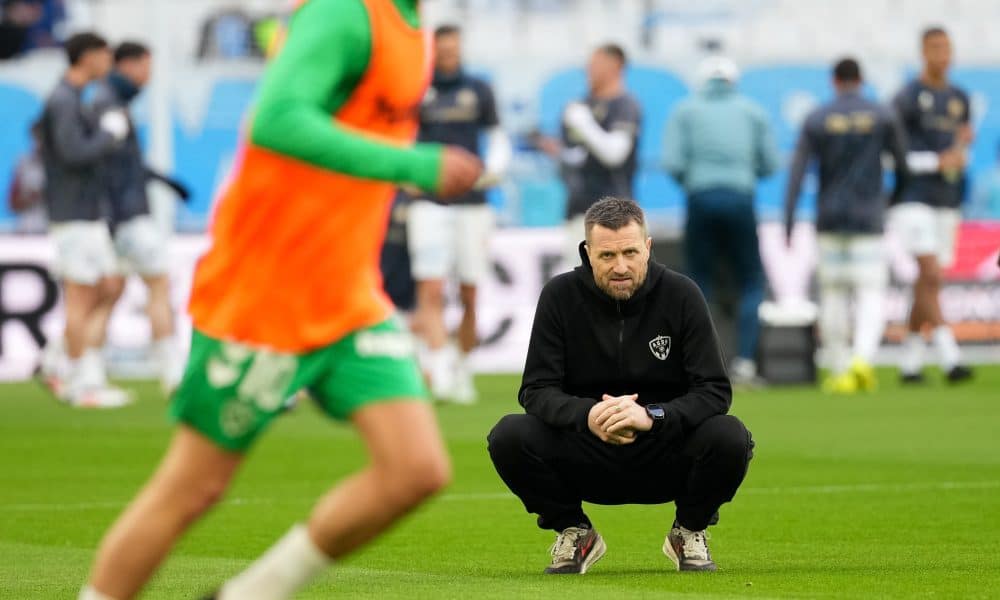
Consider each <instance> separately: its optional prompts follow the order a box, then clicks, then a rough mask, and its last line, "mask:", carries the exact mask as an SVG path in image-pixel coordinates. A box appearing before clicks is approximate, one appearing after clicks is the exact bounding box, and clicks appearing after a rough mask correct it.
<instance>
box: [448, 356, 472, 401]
mask: <svg viewBox="0 0 1000 600" xmlns="http://www.w3.org/2000/svg"><path fill="white" fill-rule="evenodd" d="M444 400H445V401H446V402H451V403H453V404H461V405H464V406H468V405H470V404H475V403H476V402H477V401H478V400H479V392H477V391H476V383H475V381H474V380H473V378H472V373H470V372H469V371H468V369H466V368H465V367H464V365H463V366H461V367H459V369H458V372H457V373H456V374H455V387H454V389H453V391H452V394H451V396H446V397H444Z"/></svg>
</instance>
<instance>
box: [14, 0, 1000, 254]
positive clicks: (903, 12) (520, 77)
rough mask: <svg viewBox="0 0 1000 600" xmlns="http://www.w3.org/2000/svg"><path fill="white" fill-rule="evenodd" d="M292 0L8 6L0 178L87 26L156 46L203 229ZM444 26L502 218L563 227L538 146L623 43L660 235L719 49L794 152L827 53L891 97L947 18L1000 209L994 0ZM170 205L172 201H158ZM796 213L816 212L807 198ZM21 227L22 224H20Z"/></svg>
mask: <svg viewBox="0 0 1000 600" xmlns="http://www.w3.org/2000/svg"><path fill="white" fill-rule="evenodd" d="M286 4H287V3H286V2H283V1H282V0H246V1H242V2H234V1H232V0H170V1H167V0H146V1H141V2H138V1H134V0H5V1H4V2H3V21H2V27H0V32H2V33H0V57H2V58H4V60H3V61H2V62H0V107H2V108H3V113H4V115H5V117H6V118H5V131H4V135H3V138H2V141H0V189H9V188H10V185H11V182H12V178H13V176H14V173H15V170H16V167H17V165H18V163H19V162H20V161H21V160H22V159H24V157H25V156H27V155H29V154H30V152H31V148H32V142H31V137H30V133H29V128H30V124H31V122H32V119H33V118H35V117H36V116H37V114H38V112H39V110H40V107H41V102H42V98H43V97H44V94H45V93H46V92H47V91H48V90H49V89H51V88H52V86H53V85H54V83H55V82H56V80H57V78H58V77H59V74H60V73H61V71H62V61H63V57H62V55H61V54H60V53H58V52H56V51H55V50H53V49H52V46H54V45H56V44H58V42H59V40H60V38H61V37H62V36H64V35H65V34H66V32H68V31H72V30H80V29H84V28H93V29H97V30H99V31H101V32H102V33H103V34H105V35H106V36H107V37H108V38H109V40H111V41H112V42H114V41H115V40H120V39H126V38H128V39H142V40H146V41H148V42H149V43H150V45H151V46H152V47H153V48H154V50H155V51H156V52H155V53H154V56H155V57H156V61H157V64H156V68H155V69H154V72H155V73H156V76H155V78H154V81H153V85H152V86H151V88H150V90H149V91H148V92H147V94H145V97H144V98H142V99H140V102H139V104H138V106H137V110H136V119H137V121H138V123H139V124H140V127H141V136H142V138H143V139H144V140H145V143H146V145H147V151H148V152H149V154H150V155H151V157H152V160H153V162H154V163H156V164H157V166H159V167H160V168H163V169H167V170H169V171H172V172H174V173H176V174H177V176H178V177H179V178H180V179H182V180H183V181H185V182H187V183H188V184H189V185H190V186H191V188H192V190H193V198H192V201H191V202H190V203H189V204H187V205H185V206H182V207H180V208H179V209H177V211H176V214H175V213H174V209H173V207H172V205H170V206H160V207H159V213H160V216H161V218H162V219H164V220H165V221H167V222H172V223H175V224H176V227H177V229H179V230H181V231H189V232H194V231H201V230H203V229H204V227H205V224H206V221H207V219H208V215H209V213H210V208H211V205H212V194H213V192H214V190H215V188H216V186H217V185H218V183H219V181H220V180H221V179H222V178H223V177H224V176H225V173H226V172H227V169H228V165H229V164H230V161H231V159H232V153H233V150H234V148H235V146H236V140H237V137H238V135H239V128H240V122H241V119H242V117H243V114H244V111H245V109H246V107H247V105H248V104H249V102H250V100H251V98H252V96H253V91H254V87H255V82H256V78H257V76H258V75H259V73H260V70H261V67H262V62H263V58H264V56H265V54H266V49H267V47H268V44H269V43H270V40H271V38H272V36H273V35H274V33H275V31H276V30H277V29H278V27H279V24H280V20H281V18H282V15H283V12H284V11H285V10H286V9H287V6H286ZM424 10H425V12H426V13H427V14H428V16H429V21H430V22H431V23H432V24H433V23H436V22H444V21H451V20H458V21H461V22H462V23H463V26H464V30H465V33H466V35H465V36H464V42H465V46H466V47H465V55H466V61H467V63H468V66H469V68H470V70H471V71H473V72H474V73H475V74H477V75H479V76H482V77H485V78H486V79H488V80H489V81H490V82H491V83H492V84H493V86H494V89H495V91H496V94H497V96H498V103H499V109H500V113H501V114H500V117H501V122H502V123H503V125H504V127H505V128H506V129H507V130H508V132H509V134H510V135H511V136H512V138H513V140H514V145H515V157H514V162H513V165H512V168H511V169H510V173H509V174H510V176H509V178H508V179H507V181H506V182H505V183H504V185H502V186H500V187H499V188H498V189H496V190H494V191H493V192H491V197H490V202H491V204H493V206H494V207H495V208H496V210H497V213H498V217H499V222H500V224H501V225H502V226H526V227H536V226H550V225H556V224H558V223H561V222H562V219H563V216H564V210H563V205H564V202H565V190H564V189H563V187H562V184H561V183H560V179H559V177H558V173H557V172H556V167H555V166H554V165H553V163H552V162H551V161H549V160H547V158H546V157H544V155H542V154H541V153H539V152H538V151H537V150H536V148H535V147H534V146H533V145H532V144H530V143H529V142H530V138H531V135H532V134H534V133H535V132H537V131H539V130H540V131H541V132H543V133H547V134H554V133H556V132H557V129H558V124H559V119H560V114H561V111H562V109H563V108H564V107H565V105H566V103H567V102H569V101H570V100H572V99H575V98H578V97H580V96H581V95H582V94H583V92H584V90H585V78H584V73H583V69H582V66H583V64H584V63H585V61H586V58H587V56H588V55H589V52H590V50H591V49H592V48H593V47H595V46H596V45H598V44H600V43H603V42H606V41H614V42H616V43H620V44H621V45H623V46H624V47H625V49H626V51H627V52H628V53H629V56H630V58H631V59H632V60H631V65H630V68H629V71H628V76H627V83H628V87H629V88H630V91H631V92H632V93H633V94H634V95H635V96H636V97H637V98H638V100H639V102H640V104H641V106H642V109H643V113H644V115H643V116H644V119H643V127H642V131H641V135H640V140H641V141H640V166H639V172H638V176H637V181H636V196H637V199H638V200H639V201H640V203H641V204H642V205H643V207H644V208H645V209H646V210H647V212H648V213H649V214H650V216H651V220H652V221H653V223H654V225H655V229H657V230H658V231H660V232H661V235H662V234H667V235H669V234H670V233H671V232H676V231H678V230H679V225H680V224H681V223H682V222H683V218H684V202H683V197H682V194H681V191H680V190H679V188H678V187H677V186H676V185H675V184H674V183H673V182H672V181H671V180H670V178H669V177H668V176H667V175H666V174H665V173H664V170H663V165H662V159H663V143H662V142H663V140H662V138H663V129H664V124H665V122H666V120H667V118H668V116H669V114H670V112H671V109H672V107H673V106H674V105H675V104H676V102H677V101H679V100H680V99H682V98H683V97H684V96H686V95H687V94H689V93H690V92H691V91H692V90H693V89H695V88H696V87H697V85H698V84H697V81H696V73H695V69H696V66H697V64H698V63H699V62H700V60H701V59H702V58H704V57H705V56H706V55H708V54H711V53H713V52H724V53H725V54H726V55H728V56H730V57H732V58H734V59H735V60H736V61H737V63H738V64H739V65H740V67H741V69H742V77H741V80H740V86H739V87H740V89H741V91H743V92H744V93H745V94H747V95H748V96H750V97H751V98H753V99H754V100H756V101H757V102H759V103H760V104H761V105H762V106H763V107H764V108H765V109H766V111H767V113H768V116H769V118H770V120H771V124H772V127H773V130H774V132H775V136H776V139H777V143H778V146H779V148H780V150H781V152H782V153H783V155H784V156H785V158H786V161H785V162H786V163H787V157H788V155H790V153H791V150H792V146H793V144H794V141H795V136H796V132H797V130H798V126H799V124H800V121H801V119H802V118H803V117H804V115H805V114H806V113H807V112H808V111H809V110H810V109H811V108H813V107H814V106H815V105H816V104H817V103H819V102H821V101H823V100H824V99H827V98H829V97H830V96H831V94H832V91H831V89H830V86H829V65H830V63H831V61H832V60H833V58H835V57H837V56H840V55H844V54H851V55H854V56H856V57H858V58H859V59H860V60H861V62H862V64H863V65H864V67H865V71H866V75H867V78H868V80H869V87H870V92H871V93H872V94H874V95H876V96H878V97H880V98H884V99H888V98H889V97H891V95H892V94H894V93H895V92H896V91H897V90H898V89H899V88H900V87H901V85H902V83H903V82H904V80H905V79H906V78H908V77H909V76H912V75H913V73H914V72H915V70H916V68H917V64H918V59H919V39H918V37H919V32H920V31H921V29H922V28H923V27H924V26H926V25H927V24H928V23H937V24H941V25H944V26H945V27H947V28H948V29H949V31H950V32H951V33H952V36H953V39H954V41H955V46H956V68H955V69H954V72H953V77H954V80H955V81H956V82H957V83H958V84H959V85H961V86H964V87H965V88H966V89H968V90H969V91H970V93H971V95H972V101H973V119H974V124H975V129H976V131H977V138H976V142H975V145H974V147H973V149H972V155H971V163H970V167H969V170H968V173H967V177H968V180H967V186H966V190H967V191H966V202H965V204H964V212H965V216H966V217H967V218H971V219H1000V109H998V108H997V107H998V106H1000V59H998V58H997V57H1000V38H998V37H997V36H995V35H993V32H992V31H991V23H996V22H997V19H998V18H1000V4H998V3H996V2H990V1H989V0H963V1H955V2H939V1H934V0H870V1H864V0H844V1H839V2H832V1H822V2H795V1H791V0H744V1H735V0H728V1H727V0H715V1H705V2H698V3H689V2H679V1H674V0H629V1H611V0H607V1H605V0H464V1H463V0H431V1H428V2H426V3H425V7H424ZM784 182H785V169H784V168H782V169H781V171H779V173H778V174H777V175H776V176H774V177H770V178H769V179H767V180H766V181H765V182H763V185H762V186H761V188H760V191H759V194H758V196H757V198H758V200H757V201H758V210H759V214H760V217H761V218H762V219H763V220H769V219H777V218H778V217H779V213H780V206H779V204H780V196H781V192H782V190H783V189H784ZM163 204H169V202H166V201H165V202H163ZM800 210H801V213H800V216H801V217H803V218H810V217H811V215H812V212H811V211H812V204H811V202H810V201H808V199H807V201H806V202H804V203H803V205H802V207H801V209H800ZM19 212H25V211H24V208H23V207H21V208H20V210H19V209H18V207H12V206H10V204H9V203H6V205H5V206H2V207H0V231H7V232H15V231H32V230H37V229H38V228H39V227H40V224H39V223H38V222H37V221H36V220H35V219H32V218H30V214H29V215H28V218H26V219H19V214H18V213H19ZM22 221H23V222H22Z"/></svg>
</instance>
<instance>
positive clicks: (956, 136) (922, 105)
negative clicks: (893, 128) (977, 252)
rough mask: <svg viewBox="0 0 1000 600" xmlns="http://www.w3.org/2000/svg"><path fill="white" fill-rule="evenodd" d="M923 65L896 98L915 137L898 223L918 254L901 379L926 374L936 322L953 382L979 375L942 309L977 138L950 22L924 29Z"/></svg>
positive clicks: (936, 333)
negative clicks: (956, 75) (966, 361)
mask: <svg viewBox="0 0 1000 600" xmlns="http://www.w3.org/2000/svg"><path fill="white" fill-rule="evenodd" d="M921 39H922V50H923V60H924V68H923V71H922V72H921V73H920V76H919V77H918V78H917V79H915V80H913V81H911V82H910V83H908V84H907V85H906V86H905V87H904V88H903V89H902V90H901V91H900V92H899V94H897V96H896V98H895V100H894V101H893V104H894V106H895V108H896V111H897V112H898V113H899V118H900V120H901V121H902V123H903V127H904V128H905V129H906V134H907V138H908V141H909V153H908V155H907V165H908V166H909V169H910V171H912V172H913V174H914V176H913V177H912V178H911V179H910V181H909V184H908V185H907V186H906V189H905V190H904V192H903V196H902V198H901V202H900V203H899V204H897V205H896V206H895V207H894V208H893V209H892V214H891V220H892V228H893V230H894V232H895V233H896V235H897V236H898V237H899V240H900V242H901V243H902V244H903V247H904V248H905V249H906V251H907V252H909V253H910V254H912V255H913V256H915V257H916V259H917V264H918V266H919V269H920V271H919V275H918V276H917V281H916V282H915V283H914V285H913V306H912V308H911V309H910V320H909V334H908V335H907V337H906V340H905V342H904V344H903V359H902V362H901V364H900V370H901V372H902V380H903V381H904V382H907V383H920V382H922V381H923V380H924V376H923V373H922V369H923V366H924V350H925V345H924V338H923V331H924V329H925V328H929V329H931V332H932V333H931V335H932V337H933V340H934V346H935V347H936V348H937V351H938V355H939V359H940V365H941V368H942V369H943V370H944V371H945V373H946V374H947V377H948V381H950V382H953V383H955V382H959V381H963V380H966V379H969V378H970V377H972V371H971V370H970V369H969V368H968V367H965V366H963V365H961V364H960V360H961V356H960V354H959V349H958V344H957V343H956V342H955V336H954V334H953V333H952V331H951V328H950V327H948V325H947V324H946V323H945V321H944V315H943V314H942V313H941V299H940V295H941V283H942V275H941V271H942V269H945V268H947V267H948V266H949V265H951V263H952V261H953V260H954V256H955V236H956V235H957V232H958V225H959V221H960V219H961V213H960V211H959V206H960V204H961V202H962V177H963V171H964V169H965V166H966V162H967V160H968V159H967V155H966V149H967V148H968V146H969V144H970V143H971V142H972V128H971V126H970V125H969V119H970V115H969V98H968V96H967V95H966V93H965V92H964V91H963V90H962V89H960V88H958V87H956V86H955V85H953V84H952V83H951V82H950V81H949V80H948V69H949V67H950V66H951V55H952V50H951V40H950V39H949V37H948V34H947V33H946V32H945V30H944V29H941V28H940V27H931V28H929V29H927V30H926V31H924V33H923V36H922V38H921Z"/></svg>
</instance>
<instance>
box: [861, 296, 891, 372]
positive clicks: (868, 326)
mask: <svg viewBox="0 0 1000 600" xmlns="http://www.w3.org/2000/svg"><path fill="white" fill-rule="evenodd" d="M884 298H885V294H884V290H883V289H882V288H881V287H874V286H872V287H862V288H859V289H858V291H857V302H856V304H855V307H854V313H855V316H854V355H855V356H856V357H858V358H860V359H861V360H863V361H865V362H866V363H870V362H872V360H873V359H874V358H875V353H876V352H878V348H879V345H881V343H882V332H883V331H884V330H885V301H884Z"/></svg>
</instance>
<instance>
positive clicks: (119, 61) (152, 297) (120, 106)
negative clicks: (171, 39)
mask: <svg viewBox="0 0 1000 600" xmlns="http://www.w3.org/2000/svg"><path fill="white" fill-rule="evenodd" d="M114 59H115V66H114V69H113V70H112V71H111V74H110V75H109V76H108V78H107V79H106V80H104V81H102V82H101V83H100V84H99V85H98V87H97V90H96V93H95V96H94V101H93V102H94V108H93V110H94V111H95V112H97V113H98V114H102V113H104V112H107V111H121V112H122V114H125V115H128V107H129V104H130V103H131V102H132V100H134V99H135V97H136V96H137V95H138V94H139V93H140V92H141V91H142V89H143V88H144V87H145V86H146V83H147V82H148V81H149V77H150V71H151V66H152V55H151V54H150V51H149V48H147V47H146V46H144V45H143V44H140V43H138V42H124V43H122V44H120V45H119V46H118V47H117V48H116V49H115V53H114ZM103 167H104V168H103V172H102V179H103V180H104V183H105V184H106V186H107V189H108V197H109V200H110V203H111V224H112V235H113V238H114V245H115V252H116V254H117V256H118V263H119V269H120V271H121V272H122V274H123V275H128V274H131V273H134V274H136V275H138V276H139V277H141V278H142V281H143V283H145V284H146V289H147V290H148V294H149V296H148V301H147V305H146V311H147V314H148V315H149V322H150V326H151V329H152V337H153V347H152V350H153V358H154V360H155V361H156V365H157V369H158V371H159V376H160V384H161V386H162V387H163V390H164V392H166V393H170V392H171V391H172V390H173V389H174V388H176V387H177V384H178V383H180V378H181V375H182V374H183V366H184V365H183V363H181V362H180V359H179V351H178V349H177V347H176V344H175V342H174V323H173V320H174V315H173V308H172V307H171V304H170V279H169V277H168V275H167V272H168V263H167V259H168V256H167V239H166V235H165V232H164V231H163V228H161V227H160V226H159V225H157V223H156V221H155V220H154V219H153V217H152V216H151V215H150V211H149V199H148V197H147V195H146V185H147V183H148V181H149V180H150V179H157V180H160V181H163V182H165V183H167V185H170V186H171V187H172V188H173V189H174V190H175V191H177V192H178V194H179V195H180V196H181V197H182V198H186V197H187V196H188V191H187V189H186V188H185V187H184V186H183V185H181V184H180V183H178V182H176V181H173V180H172V179H170V178H167V177H165V176H163V175H160V174H158V173H155V172H153V171H152V170H150V169H149V167H147V166H146V163H145V160H144V159H143V156H142V147H141V145H140V144H139V136H138V135H137V133H136V129H135V125H134V124H133V123H132V122H131V119H130V120H129V134H128V137H126V138H125V142H124V144H123V145H122V146H121V147H119V148H118V149H116V150H115V151H114V152H113V153H111V154H110V155H109V156H108V157H107V158H106V159H105V161H104V165H103ZM115 279H116V282H115V285H114V288H116V289H117V291H118V292H119V295H120V292H121V291H122V290H123V289H124V287H125V278H124V277H116V278H115ZM112 308H113V305H104V306H102V309H101V310H99V311H97V312H96V313H95V314H94V315H93V317H92V319H93V321H92V323H91V325H90V335H91V337H92V342H93V344H94V345H95V346H97V347H101V346H103V345H104V343H105V340H106V338H107V327H108V320H109V319H110V317H111V309H112Z"/></svg>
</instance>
